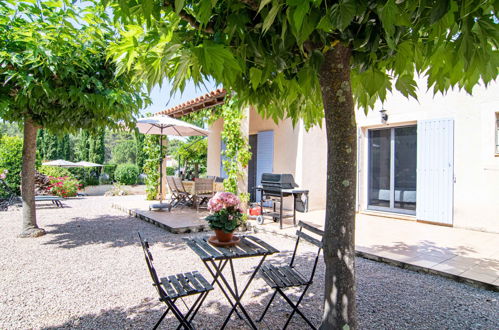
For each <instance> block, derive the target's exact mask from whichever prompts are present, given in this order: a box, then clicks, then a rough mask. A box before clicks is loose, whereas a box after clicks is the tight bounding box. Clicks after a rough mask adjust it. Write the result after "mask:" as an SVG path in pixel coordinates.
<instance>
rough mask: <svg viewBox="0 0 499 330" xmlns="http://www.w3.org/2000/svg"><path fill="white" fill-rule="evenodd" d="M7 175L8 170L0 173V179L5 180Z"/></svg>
mask: <svg viewBox="0 0 499 330" xmlns="http://www.w3.org/2000/svg"><path fill="white" fill-rule="evenodd" d="M8 173H9V170H3V171H2V173H0V179H2V180H5V179H6V178H7V174H8Z"/></svg>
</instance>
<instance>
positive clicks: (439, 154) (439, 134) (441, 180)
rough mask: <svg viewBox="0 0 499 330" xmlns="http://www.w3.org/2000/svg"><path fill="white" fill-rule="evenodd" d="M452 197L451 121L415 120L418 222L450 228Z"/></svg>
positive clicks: (452, 143) (452, 140) (452, 148)
mask: <svg viewBox="0 0 499 330" xmlns="http://www.w3.org/2000/svg"><path fill="white" fill-rule="evenodd" d="M453 197H454V120H453V119H432V120H420V121H418V160H417V203H416V218H417V219H418V220H424V221H431V222H437V223H442V224H448V225H452V216H453Z"/></svg>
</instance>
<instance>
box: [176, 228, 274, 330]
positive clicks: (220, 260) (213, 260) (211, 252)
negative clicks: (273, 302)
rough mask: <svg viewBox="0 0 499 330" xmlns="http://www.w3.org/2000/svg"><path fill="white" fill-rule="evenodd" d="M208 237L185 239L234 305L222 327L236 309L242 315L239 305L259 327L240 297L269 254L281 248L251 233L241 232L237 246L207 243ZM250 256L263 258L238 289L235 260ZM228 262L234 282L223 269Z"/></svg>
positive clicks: (250, 321)
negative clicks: (218, 245)
mask: <svg viewBox="0 0 499 330" xmlns="http://www.w3.org/2000/svg"><path fill="white" fill-rule="evenodd" d="M208 238H209V237H196V238H184V240H185V242H186V244H187V245H188V246H189V247H190V248H191V249H192V250H193V251H194V252H195V253H196V254H197V255H198V256H199V257H200V258H201V260H202V261H203V263H204V265H205V266H206V268H207V269H208V271H209V272H210V274H211V276H213V282H212V285H213V284H214V283H217V285H218V286H219V287H220V289H221V291H222V293H223V294H224V296H225V298H226V299H227V300H228V302H229V304H230V305H231V307H232V308H231V310H230V312H229V314H228V315H227V317H226V319H225V321H224V323H223V325H222V327H221V328H220V329H224V328H225V326H226V325H227V323H228V322H229V320H230V317H231V316H232V314H233V313H234V312H236V313H237V315H238V316H239V318H242V317H241V315H240V314H239V313H238V311H237V308H239V310H240V311H241V312H242V314H243V315H244V317H245V318H246V320H247V323H248V325H249V326H250V327H251V328H252V329H257V327H256V325H255V323H254V322H253V320H252V319H251V316H250V315H249V314H248V312H247V311H246V309H245V308H244V306H243V305H242V304H241V299H242V297H243V295H244V293H245V292H246V290H247V289H248V287H249V285H250V284H251V281H252V280H253V278H254V277H255V275H256V274H257V273H258V270H259V269H260V267H261V266H262V264H263V261H264V260H265V258H266V257H267V256H268V255H271V254H274V253H278V252H279V250H277V249H275V248H274V247H272V246H270V245H269V244H267V243H265V242H264V241H262V240H261V239H259V238H257V237H254V236H251V235H246V236H241V237H240V238H241V241H240V242H239V243H238V244H237V245H236V246H234V247H215V246H213V245H211V244H210V243H208ZM249 257H259V258H260V261H259V263H258V265H257V266H256V268H255V269H254V271H253V273H252V274H251V276H250V277H249V279H248V281H247V282H246V284H245V285H244V286H243V287H242V288H243V289H242V290H239V289H238V285H237V278H236V273H235V270H234V263H233V260H234V259H239V258H249ZM227 264H229V268H230V273H231V276H232V284H231V283H229V281H228V280H227V279H226V278H225V276H224V275H223V273H222V271H223V270H224V268H225V266H226V265H227ZM201 303H202V302H201Z"/></svg>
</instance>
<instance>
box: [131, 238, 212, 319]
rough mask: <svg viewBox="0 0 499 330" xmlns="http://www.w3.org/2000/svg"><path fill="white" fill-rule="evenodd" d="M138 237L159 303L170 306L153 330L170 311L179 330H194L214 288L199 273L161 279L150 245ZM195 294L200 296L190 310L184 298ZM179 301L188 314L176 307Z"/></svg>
mask: <svg viewBox="0 0 499 330" xmlns="http://www.w3.org/2000/svg"><path fill="white" fill-rule="evenodd" d="M138 235H139V239H140V244H141V245H142V250H143V251H144V257H145V259H146V263H147V268H148V270H149V274H150V275H151V278H152V281H153V286H154V287H155V288H156V290H157V291H158V294H159V301H161V302H163V303H165V304H166V305H167V306H168V308H167V309H166V311H165V312H164V313H163V315H161V318H160V319H159V320H158V322H156V324H155V325H154V328H153V329H156V328H157V327H158V326H159V325H160V324H161V322H162V321H163V319H164V318H165V316H166V314H168V312H169V311H170V310H171V311H172V312H173V314H174V315H175V317H176V318H177V320H178V321H179V322H180V325H179V327H178V328H177V329H180V328H181V327H184V328H185V329H194V326H193V325H192V324H191V323H192V320H193V319H194V317H195V316H196V314H197V312H198V310H199V308H200V307H201V305H202V304H203V302H204V300H205V298H206V296H207V295H208V292H210V291H211V290H213V286H212V285H211V284H210V283H209V282H208V281H207V280H206V279H205V278H204V277H203V275H201V274H200V273H199V272H197V271H194V272H188V273H183V274H176V275H170V276H167V277H162V278H159V277H158V275H157V273H156V269H155V268H154V266H153V258H152V254H151V251H149V243H148V242H147V241H145V240H143V239H142V236H141V235H140V233H138ZM194 294H200V295H199V297H198V298H197V299H196V301H195V302H194V304H193V305H192V306H191V308H188V307H187V304H186V303H185V301H184V300H183V298H184V297H187V296H191V295H194ZM178 299H180V300H182V301H183V303H184V305H185V306H186V307H187V309H188V311H187V313H185V314H183V313H182V312H181V311H180V309H179V308H178V307H177V306H176V305H175V302H176V301H177V300H178Z"/></svg>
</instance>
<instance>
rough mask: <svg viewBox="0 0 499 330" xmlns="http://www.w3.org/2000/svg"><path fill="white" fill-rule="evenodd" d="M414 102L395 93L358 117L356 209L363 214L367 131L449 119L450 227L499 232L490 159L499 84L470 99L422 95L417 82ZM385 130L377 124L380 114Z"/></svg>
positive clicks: (498, 167) (498, 191) (497, 188)
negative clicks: (451, 148)
mask: <svg viewBox="0 0 499 330" xmlns="http://www.w3.org/2000/svg"><path fill="white" fill-rule="evenodd" d="M419 86H420V87H421V88H420V89H419V91H420V92H419V93H418V94H419V102H417V101H415V100H408V99H406V98H405V97H404V96H402V95H400V94H398V93H395V94H394V95H390V96H389V97H388V100H387V101H386V102H385V103H384V104H383V105H381V104H378V105H377V106H376V108H375V109H376V111H371V112H369V113H368V114H367V115H365V114H364V113H363V112H361V111H358V113H357V123H358V126H359V128H360V135H361V137H360V144H359V157H360V158H359V161H360V162H359V168H360V174H359V200H358V203H359V207H360V209H361V210H365V209H366V208H367V130H368V128H374V127H393V126H399V125H403V124H416V123H417V121H418V120H423V119H438V118H453V119H454V175H455V184H454V209H453V211H454V217H453V222H454V223H453V225H454V227H461V228H469V229H476V230H485V231H489V232H499V157H497V156H496V155H495V152H494V150H495V125H496V124H495V113H496V112H499V84H497V83H492V84H490V85H489V87H488V88H485V87H484V86H477V87H475V89H474V90H473V96H470V95H468V94H467V93H466V92H465V91H458V90H452V91H449V92H448V93H447V94H446V95H445V96H442V95H439V94H437V95H435V96H433V94H432V93H431V92H422V91H425V90H426V88H425V87H424V86H426V82H425V81H423V80H422V81H420V82H419ZM382 108H383V109H386V110H387V114H388V122H387V124H381V120H380V119H381V116H380V113H379V110H380V109H382Z"/></svg>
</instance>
